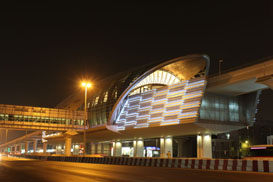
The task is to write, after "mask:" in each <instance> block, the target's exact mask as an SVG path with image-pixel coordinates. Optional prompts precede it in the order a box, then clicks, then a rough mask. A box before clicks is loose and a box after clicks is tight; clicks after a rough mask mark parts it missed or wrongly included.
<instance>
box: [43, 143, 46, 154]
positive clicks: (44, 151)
mask: <svg viewBox="0 0 273 182" xmlns="http://www.w3.org/2000/svg"><path fill="white" fill-rule="evenodd" d="M46 150H47V142H44V143H43V154H46Z"/></svg>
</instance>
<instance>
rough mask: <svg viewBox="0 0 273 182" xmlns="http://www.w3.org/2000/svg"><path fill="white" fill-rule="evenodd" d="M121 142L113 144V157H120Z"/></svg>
mask: <svg viewBox="0 0 273 182" xmlns="http://www.w3.org/2000/svg"><path fill="white" fill-rule="evenodd" d="M121 147H122V145H121V142H113V149H114V156H115V157H117V156H121Z"/></svg>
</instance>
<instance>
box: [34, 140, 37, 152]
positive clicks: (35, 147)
mask: <svg viewBox="0 0 273 182" xmlns="http://www.w3.org/2000/svg"><path fill="white" fill-rule="evenodd" d="M36 152H37V140H33V153H36Z"/></svg>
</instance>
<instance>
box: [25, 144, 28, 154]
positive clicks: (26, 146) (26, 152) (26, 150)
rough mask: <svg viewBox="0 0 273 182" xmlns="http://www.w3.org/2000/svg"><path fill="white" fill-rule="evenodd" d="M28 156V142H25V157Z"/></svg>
mask: <svg viewBox="0 0 273 182" xmlns="http://www.w3.org/2000/svg"><path fill="white" fill-rule="evenodd" d="M27 154H28V141H25V155H27Z"/></svg>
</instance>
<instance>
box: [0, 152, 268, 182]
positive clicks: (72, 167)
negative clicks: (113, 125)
mask: <svg viewBox="0 0 273 182" xmlns="http://www.w3.org/2000/svg"><path fill="white" fill-rule="evenodd" d="M0 181H1V182H87V181H89V182H146V181H147V182H148V181H149V182H195V181H196V182H197V181H198V182H200V181H202V182H213V181H217V182H226V181H236V182H239V181H247V182H254V181H257V182H260V181H262V182H267V181H270V182H272V181H273V174H266V173H250V172H224V171H206V170H194V169H172V168H155V167H135V166H118V165H105V164H83V163H73V162H53V161H52V162H51V161H35V160H22V159H15V158H6V157H0Z"/></svg>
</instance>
